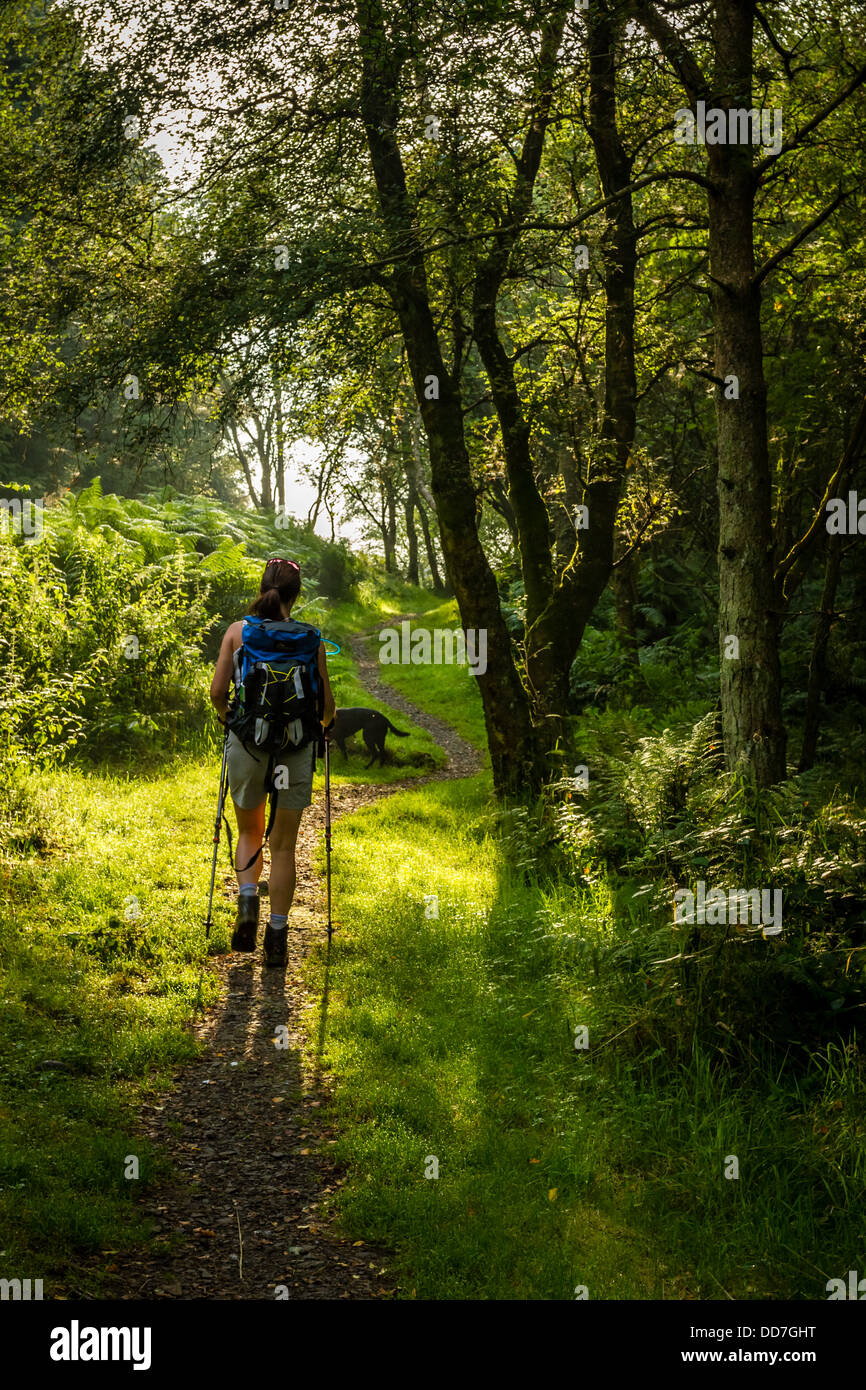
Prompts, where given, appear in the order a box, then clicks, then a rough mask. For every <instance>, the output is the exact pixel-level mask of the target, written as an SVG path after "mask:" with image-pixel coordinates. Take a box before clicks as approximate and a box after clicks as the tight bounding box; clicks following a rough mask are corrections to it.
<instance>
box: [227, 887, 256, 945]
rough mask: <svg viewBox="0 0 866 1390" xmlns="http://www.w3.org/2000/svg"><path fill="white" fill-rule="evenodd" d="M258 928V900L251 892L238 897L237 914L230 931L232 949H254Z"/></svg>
mask: <svg viewBox="0 0 866 1390" xmlns="http://www.w3.org/2000/svg"><path fill="white" fill-rule="evenodd" d="M258 930H259V900H258V898H257V897H255V896H254V895H253V894H252V893H242V894H241V896H240V897H239V898H238V915H237V920H236V921H235V929H234V932H233V933H232V950H233V951H254V950H255V949H256V936H257V934H258Z"/></svg>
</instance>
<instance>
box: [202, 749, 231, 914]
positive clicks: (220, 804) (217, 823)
mask: <svg viewBox="0 0 866 1390" xmlns="http://www.w3.org/2000/svg"><path fill="white" fill-rule="evenodd" d="M228 751H229V731H228V729H226V731H225V737H224V739H223V761H222V767H221V768H220V789H219V796H218V797H217V813H216V820H215V821H214V827H213V863H212V864H211V869H210V897H209V898H208V902H207V921H206V922H205V928H204V936H205V941H207V939H208V937H209V936H210V929H211V926H212V920H211V914H212V912H213V890H214V882H215V880H216V866H217V853H218V851H219V847H220V823H221V821H222V818H223V802H224V801H225V794H226V764H227V762H228Z"/></svg>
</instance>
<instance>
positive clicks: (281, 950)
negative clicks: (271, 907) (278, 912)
mask: <svg viewBox="0 0 866 1390" xmlns="http://www.w3.org/2000/svg"><path fill="white" fill-rule="evenodd" d="M288 939H289V930H288V927H272V926H271V924H270V922H268V925H267V926H266V927H265V965H276V966H283V965H285V963H286V957H287V942H288Z"/></svg>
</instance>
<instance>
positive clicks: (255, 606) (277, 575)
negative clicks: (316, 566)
mask: <svg viewBox="0 0 866 1390" xmlns="http://www.w3.org/2000/svg"><path fill="white" fill-rule="evenodd" d="M300 592H301V567H300V565H298V564H296V563H295V561H294V560H268V563H267V564H266V565H265V572H264V574H263V575H262V582H261V585H260V587H259V593H258V597H257V598H256V599H255V600H254V601H253V603H252V605H251V607H250V613H251V614H252V615H253V616H254V617H256V618H270V619H273V620H279V619H280V618H281V617H282V616H283V609H282V605H283V604H285V605H286V607H291V605H292V604H293V603H294V601H295V599H296V598H297V597H298V594H299V593H300Z"/></svg>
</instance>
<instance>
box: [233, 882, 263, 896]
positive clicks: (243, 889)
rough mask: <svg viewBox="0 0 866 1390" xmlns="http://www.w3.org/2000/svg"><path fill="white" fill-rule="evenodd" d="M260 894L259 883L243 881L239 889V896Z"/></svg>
mask: <svg viewBox="0 0 866 1390" xmlns="http://www.w3.org/2000/svg"><path fill="white" fill-rule="evenodd" d="M258 895H259V885H258V884H257V883H242V884H241V886H240V888H239V889H238V897H239V898H257V897H258Z"/></svg>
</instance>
